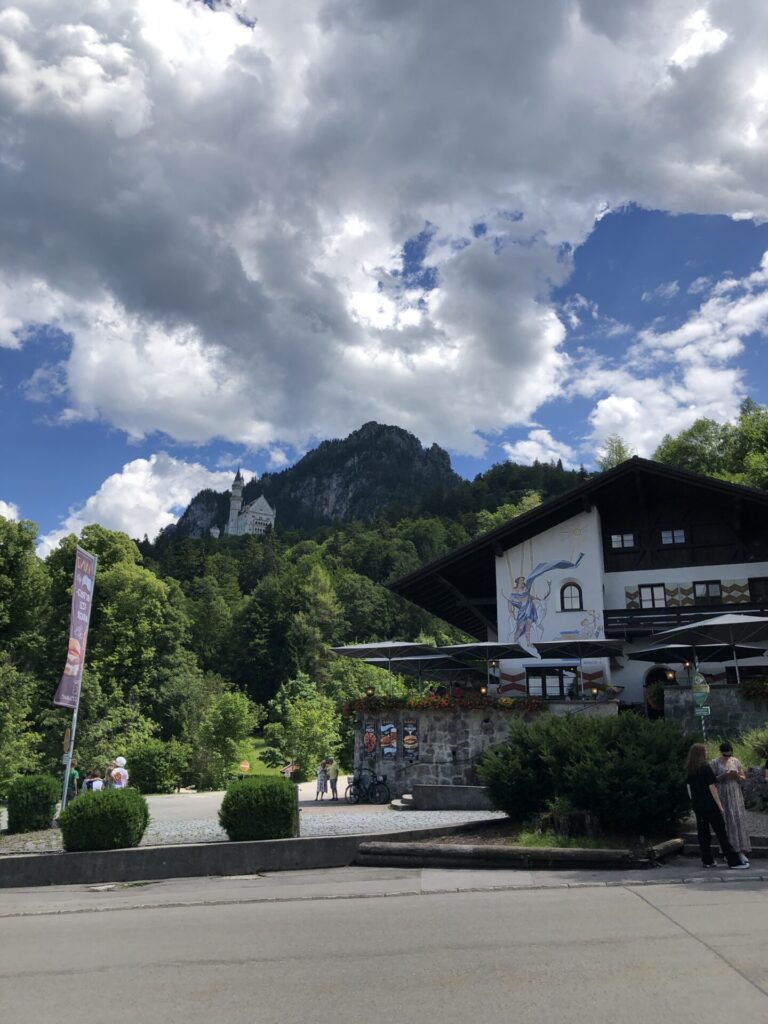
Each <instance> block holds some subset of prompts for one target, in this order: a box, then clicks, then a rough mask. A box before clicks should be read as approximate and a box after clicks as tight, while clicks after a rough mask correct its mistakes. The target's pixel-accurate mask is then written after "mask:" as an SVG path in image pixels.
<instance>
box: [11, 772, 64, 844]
mask: <svg viewBox="0 0 768 1024" xmlns="http://www.w3.org/2000/svg"><path fill="white" fill-rule="evenodd" d="M61 786H62V784H61V783H60V782H59V781H58V779H55V778H54V777H53V776H52V775H22V776H21V777H20V778H18V779H15V780H14V781H13V782H12V783H11V786H10V789H9V790H8V831H9V832H35V831H37V830H38V829H41V828H50V827H51V822H52V821H53V816H54V814H55V813H56V804H57V803H58V800H59V797H60V796H61Z"/></svg>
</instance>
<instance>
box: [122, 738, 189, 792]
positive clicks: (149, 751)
mask: <svg viewBox="0 0 768 1024" xmlns="http://www.w3.org/2000/svg"><path fill="white" fill-rule="evenodd" d="M190 753H191V748H190V747H189V746H188V744H186V743H180V742H179V741H178V740H169V741H167V742H166V741H164V740H154V739H149V740H144V741H143V742H142V743H137V744H136V746H134V747H131V748H130V750H129V751H128V770H129V773H130V780H131V785H132V786H135V787H136V789H138V790H139V792H140V793H173V792H174V790H175V789H176V787H177V786H178V785H179V784H180V783H181V780H182V778H183V777H184V774H185V772H186V770H187V764H188V763H189V756H190Z"/></svg>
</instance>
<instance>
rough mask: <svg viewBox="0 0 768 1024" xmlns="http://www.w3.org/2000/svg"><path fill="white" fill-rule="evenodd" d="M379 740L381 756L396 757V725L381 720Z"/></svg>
mask: <svg viewBox="0 0 768 1024" xmlns="http://www.w3.org/2000/svg"><path fill="white" fill-rule="evenodd" d="M379 742H380V744H381V756H382V757H387V758H390V759H391V758H395V757H397V725H395V723H394V722H382V723H381V725H380V726H379Z"/></svg>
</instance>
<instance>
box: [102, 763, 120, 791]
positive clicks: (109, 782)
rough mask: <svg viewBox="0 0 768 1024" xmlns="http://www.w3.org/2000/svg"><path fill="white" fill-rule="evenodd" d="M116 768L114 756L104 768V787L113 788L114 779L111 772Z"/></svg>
mask: <svg viewBox="0 0 768 1024" xmlns="http://www.w3.org/2000/svg"><path fill="white" fill-rule="evenodd" d="M115 768H117V761H115V759H114V758H112V760H111V761H110V762H109V764H108V765H107V767H106V768H105V769H104V789H114V788H115V780H114V779H113V778H112V772H113V771H114V770H115Z"/></svg>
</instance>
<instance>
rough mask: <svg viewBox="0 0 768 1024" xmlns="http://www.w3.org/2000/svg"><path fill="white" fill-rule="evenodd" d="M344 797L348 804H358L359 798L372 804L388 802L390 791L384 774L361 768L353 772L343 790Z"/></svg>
mask: <svg viewBox="0 0 768 1024" xmlns="http://www.w3.org/2000/svg"><path fill="white" fill-rule="evenodd" d="M344 799H345V800H346V801H347V803H348V804H359V803H360V801H361V800H367V801H368V802H369V803H372V804H388V803H389V801H390V793H389V786H388V785H387V777H386V775H376V773H375V772H372V771H371V769H370V768H361V769H360V771H357V772H355V774H354V775H353V777H352V781H351V782H350V784H349V785H348V786H347V788H346V790H345V791H344Z"/></svg>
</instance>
